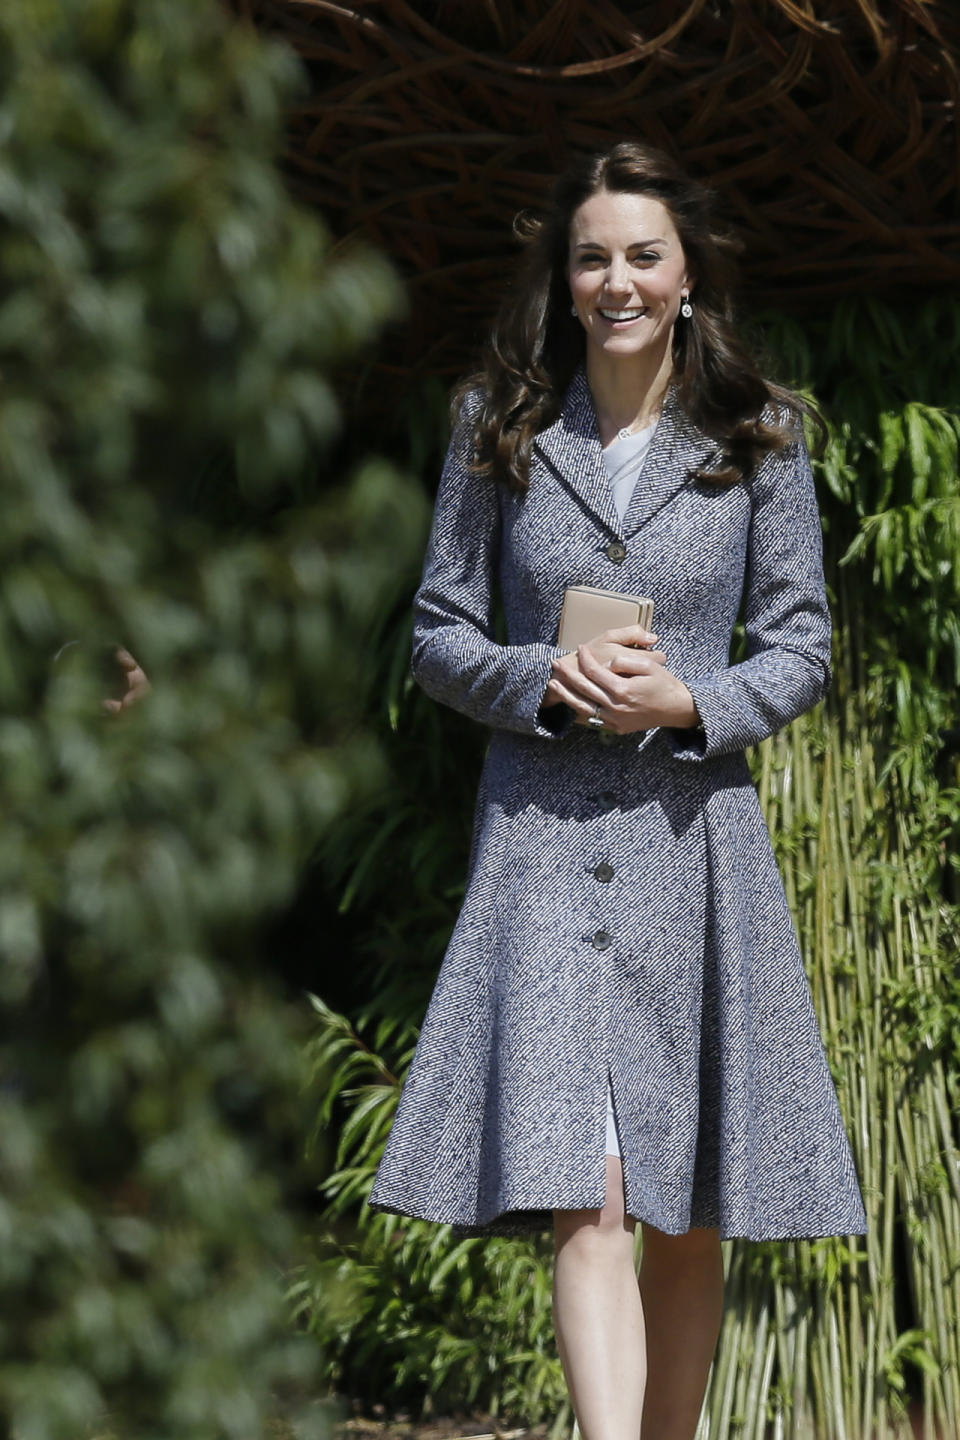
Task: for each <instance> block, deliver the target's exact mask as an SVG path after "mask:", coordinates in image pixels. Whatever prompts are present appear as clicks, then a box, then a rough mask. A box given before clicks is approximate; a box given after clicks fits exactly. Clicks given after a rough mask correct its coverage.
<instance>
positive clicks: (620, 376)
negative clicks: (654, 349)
mask: <svg viewBox="0 0 960 1440" xmlns="http://www.w3.org/2000/svg"><path fill="white" fill-rule="evenodd" d="M586 363H587V384H588V385H589V386H590V393H591V395H592V396H593V408H594V410H595V411H596V415H597V429H598V431H599V432H600V444H601V445H609V444H610V442H611V441H612V440H614V439H615V438H616V436H617V435H618V434H619V432H620V431H621V430H633V431H636V430H643V429H644V428H645V427H646V426H648V425H652V424H653V423H654V421H655V420H656V419H657V418H658V416H659V414H660V409H661V406H662V405H663V397H664V396H665V395H666V393H667V387H668V385H669V384H670V376H671V374H672V372H673V363H672V356H671V347H669V346H667V347H665V348H664V351H663V353H662V354H656V355H624V356H620V355H616V356H614V355H604V354H603V353H602V352H601V351H597V350H595V349H594V348H592V347H591V349H590V350H589V351H588V353H587V362H586Z"/></svg>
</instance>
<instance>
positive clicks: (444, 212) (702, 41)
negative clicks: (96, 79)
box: [234, 0, 960, 372]
mask: <svg viewBox="0 0 960 1440" xmlns="http://www.w3.org/2000/svg"><path fill="white" fill-rule="evenodd" d="M234 3H235V6H236V8H237V9H238V10H240V11H241V12H242V13H244V14H246V15H248V16H250V17H252V18H253V19H254V21H255V22H256V23H257V24H258V25H259V26H260V27H262V28H263V29H264V30H267V31H273V32H279V33H281V34H283V35H284V36H285V37H286V38H287V39H288V40H289V41H290V42H292V44H293V45H294V46H295V47H296V49H297V50H298V51H299V52H300V54H301V55H302V57H303V59H304V60H305V62H306V63H307V65H308V67H309V70H310V73H311V76H312V81H313V90H312V94H311V95H310V97H309V98H308V99H307V100H306V101H304V102H301V103H299V104H298V105H297V106H296V107H295V109H294V110H293V112H292V113H291V115H290V117H289V155H288V166H289V171H290V176H291V182H292V184H293V185H294V186H295V188H297V189H298V190H299V191H300V192H301V194H302V195H303V196H304V197H306V198H308V199H309V200H310V201H311V202H314V203H315V204H316V205H317V206H319V207H320V209H322V211H323V212H324V213H325V214H326V216H327V217H328V219H329V221H330V222H331V223H332V225H333V226H334V228H335V229H336V231H337V232H338V233H339V234H349V233H352V232H361V233H362V234H363V235H365V236H367V237H369V238H371V239H373V240H374V241H375V242H376V243H377V244H379V245H380V246H381V247H382V248H384V249H385V250H386V251H388V252H389V254H390V255H392V256H393V257H394V258H395V260H396V261H397V263H398V264H399V266H400V268H401V269H402V270H403V272H404V273H405V274H406V275H407V276H408V277H409V279H410V284H411V296H412V315H411V318H410V322H409V323H408V325H407V326H406V327H405V330H404V340H403V342H402V343H401V342H399V341H398V343H397V348H396V350H395V353H394V354H393V355H392V356H391V361H392V362H395V364H396V365H397V366H398V367H400V368H404V367H405V366H407V365H417V366H421V365H426V366H429V367H430V368H432V369H434V370H440V371H444V372H446V371H452V370H456V369H457V368H458V367H459V366H460V365H461V364H462V363H463V360H464V357H465V356H466V355H468V354H469V353H470V352H472V350H473V349H474V347H475V344H476V339H477V336H478V334H479V333H480V330H481V328H482V322H483V320H484V319H485V318H486V317H487V316H488V314H489V313H490V310H491V307H492V306H493V304H494V303H495V300H496V297H497V294H498V291H499V286H500V283H501V280H502V277H503V275H504V271H505V267H506V266H507V265H508V264H509V263H510V258H511V255H512V253H513V241H512V239H511V236H510V220H511V218H512V215H513V214H514V212H515V211H516V210H518V209H519V208H521V207H523V206H529V205H531V204H535V203H536V201H537V198H538V196H539V195H540V194H541V193H542V191H543V187H544V185H545V183H546V181H547V179H548V178H549V176H550V175H551V174H552V173H554V172H555V171H556V169H557V168H558V167H560V166H561V165H562V164H563V163H564V160H565V159H566V157H567V156H568V154H569V152H570V150H571V148H579V147H585V146H591V147H592V146H594V145H599V144H605V143H609V142H610V141H611V140H614V139H621V138H625V137H638V138H643V139H646V140H648V141H651V142H653V143H655V144H658V145H661V146H664V147H666V148H667V149H669V150H672V151H674V152H675V153H677V154H679V155H680V156H681V157H682V159H683V160H684V161H685V163H686V164H687V166H688V167H689V169H690V170H691V171H693V172H694V173H695V174H698V175H700V176H702V177H704V178H707V179H709V180H710V181H711V182H712V183H715V184H716V185H717V186H718V187H719V189H720V190H721V191H722V193H723V194H724V196H725V197H726V202H727V209H728V213H729V215H730V217H731V219H732V220H733V221H734V224H735V225H736V227H737V229H738V230H739V232H740V234H741V236H742V237H743V239H744V241H745V243H746V252H745V257H744V262H743V270H744V284H745V288H746V289H747V290H748V291H749V293H750V296H751V299H753V300H755V301H758V302H760V303H762V304H768V303H769V304H776V305H778V306H780V307H786V308H791V307H793V308H796V307H808V306H810V305H811V304H813V305H818V306H822V305H824V304H828V303H829V302H831V301H832V300H834V299H835V298H836V297H838V296H841V295H845V294H849V293H852V292H857V291H872V292H874V293H881V294H883V295H886V296H892V297H902V296H904V295H905V294H906V293H907V292H910V291H912V292H916V291H918V290H924V291H930V290H931V289H935V288H937V287H941V288H943V287H952V286H954V285H955V284H956V283H957V281H958V279H960V202H958V189H957V180H958V170H960V167H958V157H960V140H958V128H957V99H958V91H960V74H958V70H960V66H958V59H960V0H942V3H933V0H766V3H764V0H689V3H686V4H684V3H683V0H648V3H642V4H631V3H627V0H554V3H549V0H419V3H417V0H409V3H408V0H352V3H348V0H234Z"/></svg>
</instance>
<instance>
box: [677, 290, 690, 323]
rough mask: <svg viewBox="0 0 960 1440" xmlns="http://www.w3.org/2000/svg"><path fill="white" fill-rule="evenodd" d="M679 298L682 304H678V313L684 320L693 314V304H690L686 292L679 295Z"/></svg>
mask: <svg viewBox="0 0 960 1440" xmlns="http://www.w3.org/2000/svg"><path fill="white" fill-rule="evenodd" d="M680 298H681V299H682V301H683V304H682V305H681V306H680V314H681V315H682V316H683V318H684V320H689V319H690V317H691V315H692V314H693V306H692V305H691V304H690V296H689V295H688V294H687V293H686V292H684V294H683V295H681V297H680Z"/></svg>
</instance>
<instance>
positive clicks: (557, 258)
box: [453, 141, 824, 491]
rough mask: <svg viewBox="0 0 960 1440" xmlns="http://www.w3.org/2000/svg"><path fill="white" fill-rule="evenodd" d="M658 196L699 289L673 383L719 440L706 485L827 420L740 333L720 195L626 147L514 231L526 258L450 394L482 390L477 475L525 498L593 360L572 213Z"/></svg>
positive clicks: (648, 151)
mask: <svg viewBox="0 0 960 1440" xmlns="http://www.w3.org/2000/svg"><path fill="white" fill-rule="evenodd" d="M602 190H608V191H614V192H617V191H626V192H629V193H631V194H635V195H651V196H653V197H655V198H656V199H657V200H659V201H661V202H662V204H663V205H664V207H665V208H666V210H667V211H668V212H669V214H670V217H671V219H672V220H673V223H674V226H675V227H676V230H677V234H678V235H679V237H680V242H681V245H682V246H683V251H684V255H685V256H686V259H687V261H688V263H689V267H690V270H691V272H692V274H693V277H694V280H695V287H694V293H693V296H692V303H693V316H692V318H691V319H689V320H683V321H678V322H677V324H676V325H675V326H674V333H673V373H672V377H671V383H672V384H674V385H675V386H676V387H677V391H678V398H679V400H680V402H681V404H682V406H683V408H684V409H685V410H686V412H687V414H688V415H689V416H690V418H691V420H693V421H694V423H695V424H696V425H698V426H699V427H700V429H702V430H703V431H705V432H706V433H707V434H708V435H709V436H711V438H713V439H715V440H716V441H717V442H718V449H719V454H718V456H717V457H716V458H715V460H714V461H713V463H712V465H711V468H710V469H705V470H703V471H702V472H697V474H698V478H701V479H703V480H705V481H709V482H710V483H711V484H715V485H729V484H734V483H736V482H738V481H741V480H746V479H749V478H750V476H751V475H752V474H753V473H754V471H755V470H756V467H757V466H758V464H759V463H760V461H761V460H762V459H763V457H764V455H766V454H767V453H768V452H769V451H771V450H781V449H783V448H784V447H785V446H786V445H788V444H789V443H790V442H791V440H793V439H795V437H796V434H797V431H798V429H799V428H800V426H801V425H802V419H803V416H804V415H805V414H806V415H809V416H811V418H812V420H813V423H814V428H815V431H816V434H817V438H818V440H819V439H820V438H821V437H822V435H823V432H824V426H823V421H822V419H821V418H820V416H819V414H818V412H817V411H816V410H815V409H814V407H813V406H812V405H810V403H809V402H808V401H807V400H805V399H804V398H803V397H801V396H799V395H797V394H795V393H794V392H793V391H792V390H788V389H786V388H785V387H783V386H781V385H777V384H774V383H773V382H772V381H770V380H767V379H765V378H764V376H763V375H762V374H761V373H760V370H759V369H758V367H757V365H756V363H755V361H754V360H753V358H752V356H751V355H750V353H749V351H748V349H747V347H746V345H745V344H744V342H743V340H742V338H741V337H740V335H739V334H738V331H737V327H736V323H735V317H734V307H733V286H734V279H735V263H734V257H735V255H736V253H737V251H738V250H739V249H740V245H739V243H738V242H737V241H736V240H735V238H734V237H733V235H732V234H731V233H730V232H729V231H728V230H726V229H725V228H724V227H723V226H722V225H721V223H720V222H719V220H718V219H717V216H716V211H715V206H716V201H715V197H714V194H713V192H712V191H711V190H710V189H709V188H708V187H707V186H706V185H704V184H702V183H701V182H700V181H698V180H693V179H691V178H690V176H688V175H686V174H685V173H684V171H683V170H682V169H681V168H680V166H679V165H678V164H677V163H676V162H675V161H674V160H673V159H672V158H671V157H670V156H669V155H667V154H666V153H665V152H663V151H661V150H657V149H654V148H653V147H652V146H649V145H641V144H638V143H636V142H634V141H623V142H621V143H620V144H617V145H613V146H611V147H610V148H609V149H605V150H599V151H595V152H593V153H592V154H588V155H585V156H583V157H582V158H580V159H577V160H575V161H574V162H573V163H572V164H571V165H570V166H569V167H568V168H567V169H566V170H565V171H564V172H563V174H561V175H560V176H559V177H558V179H557V180H556V181H555V182H554V185H553V188H552V190H551V192H550V195H549V197H548V200H547V203H546V205H545V207H544V208H543V210H542V211H541V212H540V213H538V214H535V213H532V212H529V211H522V212H521V213H520V214H519V215H518V216H517V218H516V220H515V221H514V230H515V233H516V234H517V236H518V237H519V238H520V239H521V240H522V241H523V242H524V253H523V256H522V258H521V263H520V265H519V268H518V270H517V272H516V274H515V276H514V279H513V283H512V284H511V285H510V286H509V287H508V290H507V293H506V294H505V296H504V298H503V301H502V303H501V306H500V311H499V314H498V315H497V318H496V320H495V321H494V324H493V328H492V330H491V333H490V336H489V339H488V341H487V343H486V345H485V347H484V350H483V353H482V358H481V368H480V369H479V370H478V371H476V372H474V373H473V374H471V375H469V376H467V377H466V378H465V379H464V380H463V381H462V382H461V384H460V385H459V386H458V387H457V389H456V391H455V393H454V396H453V411H454V413H455V414H456V413H458V412H459V409H460V406H461V404H462V402H463V400H464V398H465V396H466V395H467V394H468V393H469V392H471V391H476V390H477V389H479V390H480V392H481V393H482V396H483V404H482V406H481V408H480V409H479V411H478V413H477V415H476V418H475V420H474V451H475V455H474V469H475V471H476V472H477V473H478V474H481V475H487V476H489V477H490V478H492V479H494V480H498V481H501V482H503V483H505V484H507V485H508V486H509V487H510V488H511V489H515V490H521V491H523V490H526V488H527V486H528V484H529V478H530V462H531V458H532V454H533V442H534V440H535V439H536V436H537V435H538V434H539V433H540V431H541V430H544V429H545V428H546V427H547V426H548V425H550V424H551V423H552V422H553V421H554V420H555V419H556V418H557V416H558V414H559V413H560V407H561V404H562V401H563V396H564V394H565V392H566V390H567V387H568V385H569V384H570V381H571V379H572V378H573V374H574V371H575V370H576V367H577V365H578V364H579V363H580V362H581V361H582V360H583V358H584V351H585V344H586V341H585V336H584V331H583V327H582V325H581V324H580V321H579V320H578V319H577V318H576V317H575V316H573V315H571V313H570V288H569V284H568V280H567V266H568V254H569V244H570V238H569V237H570V224H571V220H572V218H573V215H574V212H575V211H576V210H578V209H579V207H580V206H581V205H582V204H583V203H584V201H586V200H589V198H590V197H591V196H592V195H596V194H597V193H598V192H599V191H602Z"/></svg>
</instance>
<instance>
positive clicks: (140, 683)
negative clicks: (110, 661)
mask: <svg viewBox="0 0 960 1440" xmlns="http://www.w3.org/2000/svg"><path fill="white" fill-rule="evenodd" d="M113 658H114V659H115V660H116V662H117V665H118V666H119V668H120V672H121V675H122V677H123V680H124V682H125V686H126V688H125V690H124V692H123V695H122V696H121V698H120V699H119V700H104V701H103V702H102V703H103V708H104V710H105V711H107V713H108V714H110V715H115V714H116V713H117V712H118V711H120V710H127V709H129V707H130V706H131V705H135V704H136V702H137V701H138V700H140V699H141V698H142V697H143V696H144V695H146V693H147V691H148V690H149V689H150V681H149V680H148V679H147V677H146V675H145V674H144V672H143V670H142V669H141V668H140V666H139V664H138V663H137V661H136V660H134V658H133V656H132V655H131V654H130V651H129V650H124V648H123V646H119V647H118V648H117V650H116V651H115V652H114V657H113Z"/></svg>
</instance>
